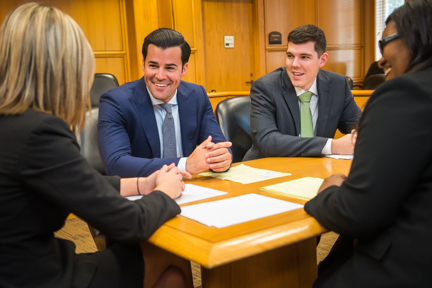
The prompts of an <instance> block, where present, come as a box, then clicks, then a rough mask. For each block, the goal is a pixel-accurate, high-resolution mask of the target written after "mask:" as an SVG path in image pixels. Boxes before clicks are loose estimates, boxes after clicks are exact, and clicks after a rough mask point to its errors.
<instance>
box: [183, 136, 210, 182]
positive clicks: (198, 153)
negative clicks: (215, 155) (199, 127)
mask: <svg viewBox="0 0 432 288" xmlns="http://www.w3.org/2000/svg"><path fill="white" fill-rule="evenodd" d="M211 140H212V137H211V136H209V137H208V138H207V139H206V140H205V141H204V142H203V143H201V144H200V145H198V146H197V147H196V148H195V150H194V151H193V152H192V154H191V155H189V157H188V158H187V160H186V171H187V172H189V173H190V174H198V173H201V172H203V171H206V170H208V169H209V168H210V164H208V163H207V161H206V157H205V155H206V154H207V152H208V149H210V148H211V147H213V145H214V143H212V142H211Z"/></svg>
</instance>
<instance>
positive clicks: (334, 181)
mask: <svg viewBox="0 0 432 288" xmlns="http://www.w3.org/2000/svg"><path fill="white" fill-rule="evenodd" d="M346 178H347V176H345V175H344V174H334V175H332V176H330V177H328V178H326V179H324V182H323V183H322V184H321V187H320V188H319V189H318V193H321V191H323V190H324V189H327V188H328V187H330V186H333V185H336V186H341V185H342V182H343V181H344V180H345V179H346Z"/></svg>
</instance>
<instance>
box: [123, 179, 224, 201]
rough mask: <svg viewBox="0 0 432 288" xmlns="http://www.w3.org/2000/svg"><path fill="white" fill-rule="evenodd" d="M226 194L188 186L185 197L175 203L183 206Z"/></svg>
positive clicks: (131, 197)
mask: <svg viewBox="0 0 432 288" xmlns="http://www.w3.org/2000/svg"><path fill="white" fill-rule="evenodd" d="M225 194H228V193H227V192H223V191H219V190H215V189H210V188H206V187H201V186H197V185H193V184H186V185H185V190H184V191H183V195H182V196H181V197H179V198H177V199H175V201H176V202H177V204H178V205H181V204H185V203H190V202H194V201H198V200H203V199H207V198H212V197H216V196H220V195H225ZM142 197H143V196H142V195H136V196H128V197H126V198H127V199H129V200H131V201H135V200H138V199H141V198H142Z"/></svg>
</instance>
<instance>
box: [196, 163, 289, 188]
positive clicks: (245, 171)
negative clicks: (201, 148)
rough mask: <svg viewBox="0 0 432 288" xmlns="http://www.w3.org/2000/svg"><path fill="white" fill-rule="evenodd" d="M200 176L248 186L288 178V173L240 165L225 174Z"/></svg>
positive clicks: (209, 173) (204, 174)
mask: <svg viewBox="0 0 432 288" xmlns="http://www.w3.org/2000/svg"><path fill="white" fill-rule="evenodd" d="M199 175H201V176H209V177H214V178H218V179H222V180H230V181H233V182H239V183H242V184H250V183H254V182H259V181H264V180H268V179H273V178H278V177H284V176H290V175H291V174H290V173H282V172H275V171H270V170H265V169H258V168H252V167H249V166H246V165H244V164H240V165H238V166H236V167H231V168H230V169H229V170H228V171H227V172H223V173H213V172H204V173H201V174H199Z"/></svg>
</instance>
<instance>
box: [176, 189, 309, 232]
mask: <svg viewBox="0 0 432 288" xmlns="http://www.w3.org/2000/svg"><path fill="white" fill-rule="evenodd" d="M302 207H303V205H300V204H296V203H291V202H288V201H284V200H279V199H275V198H271V197H267V196H262V195H258V194H246V195H242V196H238V197H233V198H228V199H222V200H218V201H212V202H207V203H201V204H195V205H190V206H186V207H182V212H181V215H182V216H184V217H187V218H190V219H192V220H195V221H197V222H200V223H202V224H204V225H207V226H214V227H216V228H223V227H227V226H231V225H234V224H239V223H243V222H247V221H251V220H255V219H259V218H263V217H267V216H271V215H275V214H279V213H283V212H288V211H291V210H295V209H299V208H302Z"/></svg>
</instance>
